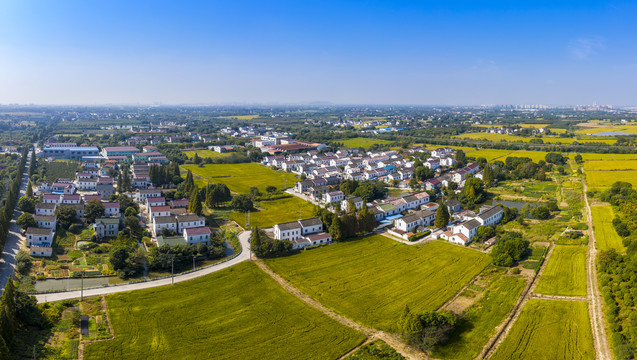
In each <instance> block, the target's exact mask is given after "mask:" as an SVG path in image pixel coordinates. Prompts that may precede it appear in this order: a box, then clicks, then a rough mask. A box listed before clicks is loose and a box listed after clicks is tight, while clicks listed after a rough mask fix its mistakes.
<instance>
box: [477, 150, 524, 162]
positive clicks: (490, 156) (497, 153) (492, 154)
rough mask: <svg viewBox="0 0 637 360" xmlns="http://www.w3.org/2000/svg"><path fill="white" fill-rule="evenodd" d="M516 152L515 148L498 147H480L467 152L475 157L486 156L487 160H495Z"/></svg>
mask: <svg viewBox="0 0 637 360" xmlns="http://www.w3.org/2000/svg"><path fill="white" fill-rule="evenodd" d="M512 152H514V150H497V149H480V150H473V151H469V152H466V155H467V156H470V157H473V158H476V159H477V158H481V157H483V158H485V159H487V161H495V160H496V159H498V160H499V158H501V157H504V156H506V155H509V154H510V153H512Z"/></svg>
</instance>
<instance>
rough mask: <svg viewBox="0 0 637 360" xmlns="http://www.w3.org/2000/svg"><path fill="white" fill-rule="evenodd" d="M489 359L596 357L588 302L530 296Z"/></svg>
mask: <svg viewBox="0 0 637 360" xmlns="http://www.w3.org/2000/svg"><path fill="white" fill-rule="evenodd" d="M491 359H493V360H500V359H502V360H505V359H506V360H509V359H530V360H531V359H532V360H538V359H547V360H548V359H595V349H594V348H593V336H592V332H591V323H590V320H589V317H588V303H586V302H583V301H554V300H538V299H531V300H529V301H528V302H527V303H526V305H525V306H524V308H523V309H522V312H521V313H520V316H519V317H518V319H517V320H516V321H515V323H514V324H513V327H512V328H511V330H510V331H509V334H508V335H507V336H506V338H505V339H504V341H503V342H502V343H501V344H500V347H499V348H498V350H497V351H496V352H495V354H493V356H492V357H491Z"/></svg>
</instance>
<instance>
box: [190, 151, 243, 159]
mask: <svg viewBox="0 0 637 360" xmlns="http://www.w3.org/2000/svg"><path fill="white" fill-rule="evenodd" d="M182 152H183V153H184V154H186V156H188V158H190V159H192V158H193V157H195V153H196V154H197V155H199V157H200V158H213V159H214V158H218V157H225V156H230V155H232V154H234V153H232V152H227V153H218V152H216V151H212V150H188V151H182Z"/></svg>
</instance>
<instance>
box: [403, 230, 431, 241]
mask: <svg viewBox="0 0 637 360" xmlns="http://www.w3.org/2000/svg"><path fill="white" fill-rule="evenodd" d="M429 234H431V230H425V231H423V232H419V233H415V234H413V235H411V236H409V237H408V238H407V239H408V240H409V241H417V240H420V239H422V238H424V237H425V236H427V235H429Z"/></svg>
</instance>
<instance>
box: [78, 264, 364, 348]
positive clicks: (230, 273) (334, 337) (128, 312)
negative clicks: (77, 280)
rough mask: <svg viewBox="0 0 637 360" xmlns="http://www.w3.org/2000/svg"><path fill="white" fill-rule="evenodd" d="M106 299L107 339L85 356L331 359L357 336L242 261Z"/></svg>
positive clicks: (358, 337) (358, 336) (355, 341)
mask: <svg viewBox="0 0 637 360" xmlns="http://www.w3.org/2000/svg"><path fill="white" fill-rule="evenodd" d="M107 303H108V311H109V316H110V320H111V322H112V325H113V329H114V331H115V339H114V340H110V341H101V342H95V343H90V344H88V345H87V346H86V352H85V359H100V360H101V359H149V358H152V359H210V358H215V359H301V358H302V359H337V358H339V357H340V356H341V355H343V354H345V353H346V352H348V351H349V350H351V349H353V348H354V347H356V346H357V345H358V344H360V343H361V342H362V341H364V340H365V336H364V335H363V334H360V333H358V332H356V331H354V330H352V329H350V328H348V327H344V326H342V325H340V324H339V323H337V322H336V321H334V320H332V319H330V318H328V317H327V316H325V315H323V314H322V313H321V312H319V311H318V310H316V309H314V308H312V307H309V306H308V305H306V304H305V303H304V302H302V301H301V300H299V299H297V298H296V297H294V296H293V295H291V294H290V293H288V292H287V291H285V290H284V289H283V288H281V287H280V286H279V285H278V284H277V283H276V282H275V281H274V280H272V279H271V278H270V277H269V276H267V275H266V274H265V273H263V272H262V271H261V270H260V269H259V268H258V267H257V266H256V265H254V264H252V263H249V262H244V263H241V264H238V265H235V266H234V267H231V268H229V269H225V270H222V271H219V272H216V273H214V274H211V275H207V276H204V277H201V278H198V279H195V280H191V281H188V282H184V283H179V284H176V285H174V286H164V287H158V288H153V289H146V290H139V291H134V292H128V293H120V294H115V295H109V296H108V297H107Z"/></svg>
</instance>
